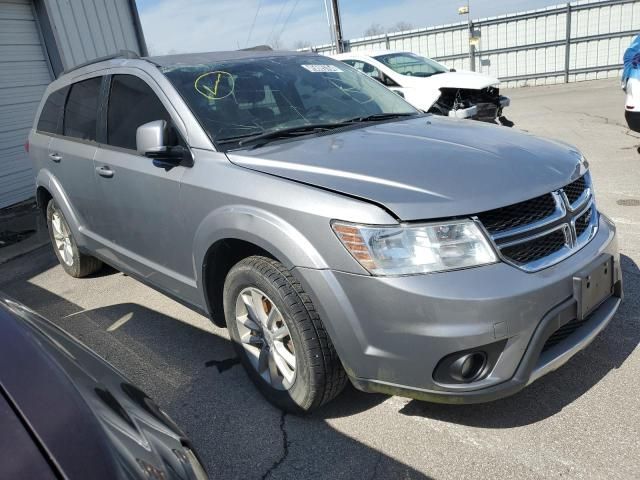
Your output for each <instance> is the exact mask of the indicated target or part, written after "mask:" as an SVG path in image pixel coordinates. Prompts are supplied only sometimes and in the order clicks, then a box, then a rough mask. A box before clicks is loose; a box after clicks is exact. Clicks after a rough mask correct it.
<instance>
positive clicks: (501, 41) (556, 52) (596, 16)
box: [317, 0, 640, 86]
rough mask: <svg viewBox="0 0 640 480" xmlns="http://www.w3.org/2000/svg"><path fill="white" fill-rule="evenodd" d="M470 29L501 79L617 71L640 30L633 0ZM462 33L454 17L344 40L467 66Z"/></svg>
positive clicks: (483, 22)
mask: <svg viewBox="0 0 640 480" xmlns="http://www.w3.org/2000/svg"><path fill="white" fill-rule="evenodd" d="M567 13H569V15H570V19H571V21H570V22H569V23H568V22H567ZM473 29H474V30H475V31H479V32H480V42H479V45H478V47H477V52H476V54H475V61H474V63H475V69H476V71H479V72H483V73H487V74H490V75H493V76H495V77H498V78H500V79H501V80H503V82H505V84H506V85H507V86H520V85H527V84H549V83H558V82H564V81H565V80H566V81H570V82H572V81H580V80H589V79H595V78H605V77H610V76H617V75H619V72H620V68H621V63H622V55H623V53H624V50H625V49H626V47H627V46H628V45H629V43H630V42H631V39H632V38H633V36H634V35H637V34H638V33H639V31H640V1H638V0H592V1H578V2H572V3H570V4H562V5H557V6H553V7H548V8H545V9H539V10H533V11H528V12H520V13H514V14H507V15H502V16H499V17H491V18H484V19H480V20H474V21H473ZM468 36H469V31H468V27H467V24H466V23H459V24H453V25H442V26H437V27H429V28H423V29H416V30H411V31H408V32H399V33H394V34H389V35H382V36H377V37H368V38H359V39H354V40H351V41H349V42H348V45H349V48H350V49H351V51H357V50H370V49H382V50H385V49H389V50H405V51H412V52H415V53H418V54H421V55H425V56H428V57H432V58H435V59H437V60H439V61H441V62H443V63H445V64H446V65H448V66H449V67H453V68H456V69H469V68H470V61H469V45H468ZM567 45H568V46H569V52H568V53H569V55H566V52H567ZM331 49H332V46H330V45H323V46H320V47H318V48H317V51H318V52H319V53H325V54H328V53H330V52H331Z"/></svg>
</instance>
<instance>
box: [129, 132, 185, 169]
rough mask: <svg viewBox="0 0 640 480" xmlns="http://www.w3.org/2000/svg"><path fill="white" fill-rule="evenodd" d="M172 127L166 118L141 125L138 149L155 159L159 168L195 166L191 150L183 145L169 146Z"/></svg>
mask: <svg viewBox="0 0 640 480" xmlns="http://www.w3.org/2000/svg"><path fill="white" fill-rule="evenodd" d="M170 137H171V131H170V127H169V125H168V124H167V122H166V121H164V120H154V121H153V122H149V123H145V124H144V125H140V126H139V127H138V129H137V130H136V149H137V150H138V153H141V154H142V155H144V156H145V157H148V158H151V159H153V164H154V165H155V166H156V167H158V168H164V169H165V170H171V169H172V168H174V167H177V166H178V165H184V166H185V167H192V166H193V157H192V156H191V151H190V150H189V149H188V148H185V147H183V146H182V145H176V146H169V144H170V143H173V142H169V138H170Z"/></svg>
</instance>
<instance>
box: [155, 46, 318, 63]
mask: <svg viewBox="0 0 640 480" xmlns="http://www.w3.org/2000/svg"><path fill="white" fill-rule="evenodd" d="M292 55H299V56H304V55H316V54H315V53H310V52H290V51H282V50H235V51H228V52H203V53H181V54H178V55H162V56H158V57H146V58H145V60H148V61H150V62H152V63H154V64H155V65H158V66H159V67H174V66H179V65H207V64H211V63H217V62H224V61H228V60H248V59H252V58H269V57H286V56H292Z"/></svg>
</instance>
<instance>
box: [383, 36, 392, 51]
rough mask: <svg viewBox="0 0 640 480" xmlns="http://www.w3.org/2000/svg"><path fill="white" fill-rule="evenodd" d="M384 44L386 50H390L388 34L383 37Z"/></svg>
mask: <svg viewBox="0 0 640 480" xmlns="http://www.w3.org/2000/svg"><path fill="white" fill-rule="evenodd" d="M384 43H385V46H386V48H387V50H391V42H389V34H388V33H387V34H385V35H384Z"/></svg>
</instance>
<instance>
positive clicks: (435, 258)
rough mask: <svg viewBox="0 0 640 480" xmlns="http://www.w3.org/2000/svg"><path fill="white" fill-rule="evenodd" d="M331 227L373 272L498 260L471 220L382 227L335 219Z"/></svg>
mask: <svg viewBox="0 0 640 480" xmlns="http://www.w3.org/2000/svg"><path fill="white" fill-rule="evenodd" d="M331 226H332V228H333V231H334V232H335V233H336V235H337V236H338V238H339V239H340V241H341V242H342V244H343V245H344V246H345V247H346V249H347V250H348V251H349V253H351V255H353V257H354V258H355V259H356V260H357V261H358V262H359V263H360V265H362V266H363V267H364V268H366V269H367V270H368V271H369V272H370V273H372V274H373V275H408V274H415V273H430V272H442V271H446V270H455V269H459V268H467V267H476V266H479V265H486V264H488V263H494V262H496V261H497V257H496V254H495V253H494V251H493V249H492V248H491V245H490V244H489V242H488V241H487V239H486V238H485V236H484V235H483V234H482V232H481V231H480V228H479V227H478V225H476V223H475V222H473V221H472V220H459V221H457V220H456V221H450V222H446V223H438V224H423V225H415V226H413V225H404V226H403V225H400V226H380V227H376V226H364V225H353V224H349V223H342V222H333V223H332V225H331Z"/></svg>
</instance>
